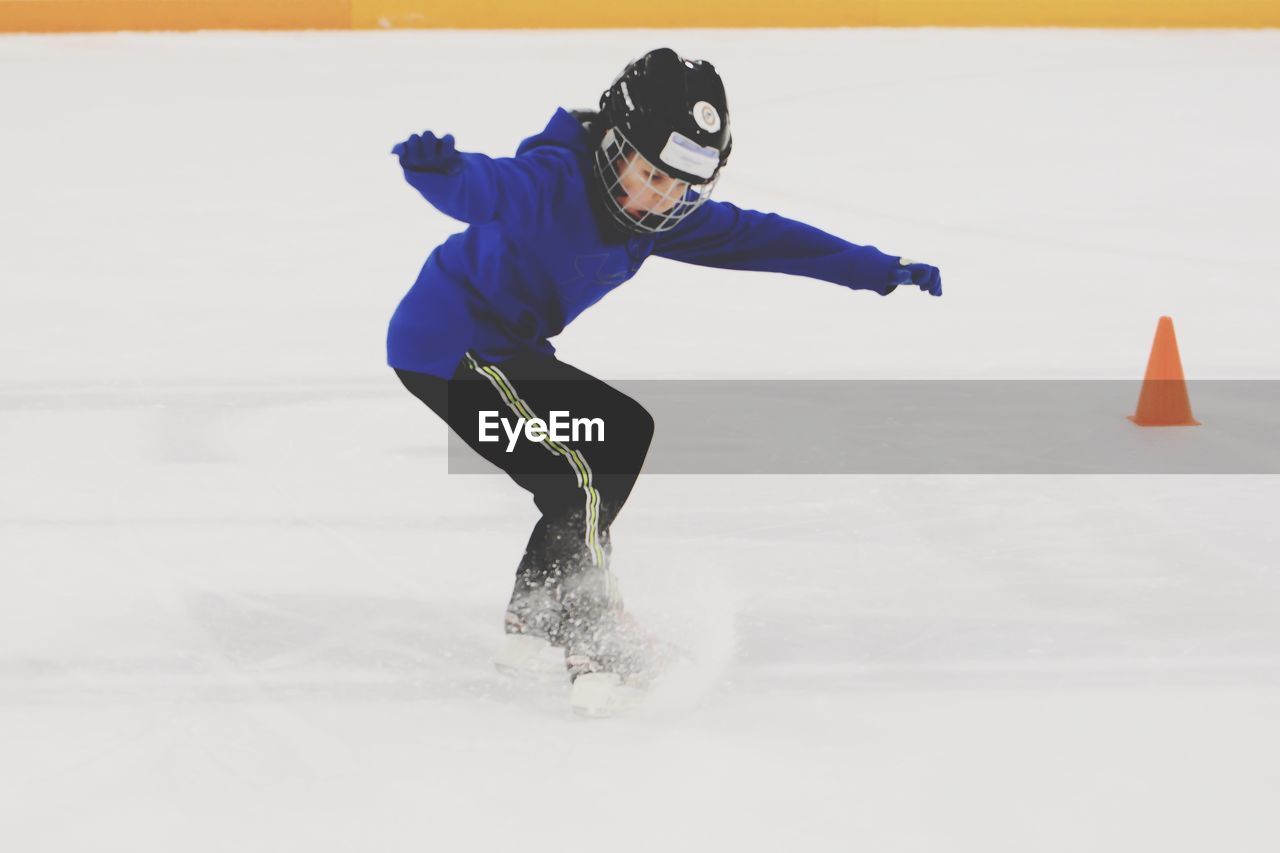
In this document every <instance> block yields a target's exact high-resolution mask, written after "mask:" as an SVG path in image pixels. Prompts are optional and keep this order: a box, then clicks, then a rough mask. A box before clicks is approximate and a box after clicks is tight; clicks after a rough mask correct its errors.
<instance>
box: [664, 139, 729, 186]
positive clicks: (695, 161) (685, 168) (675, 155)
mask: <svg viewBox="0 0 1280 853" xmlns="http://www.w3.org/2000/svg"><path fill="white" fill-rule="evenodd" d="M660 156H661V159H662V162H663V163H664V164H665V165H667V166H669V167H671V168H672V169H678V170H679V171H681V172H688V173H689V174H691V175H697V176H698V177H699V178H710V177H711V176H712V175H714V174H715V173H716V169H717V168H719V166H720V152H719V151H717V150H716V149H714V148H712V147H710V146H708V145H699V144H698V143H696V142H694V141H693V140H692V139H690V138H689V137H687V136H685V135H684V134H683V133H679V132H677V131H673V132H672V133H671V136H670V137H668V138H667V144H666V147H665V148H663V149H662V154H661V155H660Z"/></svg>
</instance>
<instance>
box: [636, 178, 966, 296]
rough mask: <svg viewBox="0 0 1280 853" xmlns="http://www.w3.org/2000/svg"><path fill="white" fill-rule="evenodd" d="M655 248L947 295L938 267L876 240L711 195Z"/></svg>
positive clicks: (886, 289) (868, 286) (676, 256)
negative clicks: (853, 238) (862, 242)
mask: <svg viewBox="0 0 1280 853" xmlns="http://www.w3.org/2000/svg"><path fill="white" fill-rule="evenodd" d="M653 253H654V254H655V255H658V256H659V257H664V258H671V259H672V260H676V261H684V262H685V263H690V264H700V265H702V266H708V267H721V268H723V269H732V270H758V271H760V272H780V273H787V274H790V275H802V276H808V277H809V278H817V279H822V280H823V281H830V282H834V283H836V284H842V285H844V286H845V287H849V288H853V289H855V290H870V291H873V292H875V293H879V294H882V295H887V294H889V293H891V292H892V291H893V289H894V288H895V287H897V286H898V285H899V284H908V283H910V284H917V285H921V287H922V289H926V290H928V291H929V292H930V293H933V294H934V295H936V296H941V295H942V283H941V281H940V279H939V277H938V275H937V270H936V269H935V268H933V267H929V266H927V265H926V264H911V265H910V266H908V264H910V262H908V261H904V260H903V259H901V258H898V257H895V256H893V255H886V254H885V253H884V252H881V251H880V250H879V249H877V248H876V247H874V246H858V245H855V244H853V243H850V242H848V241H846V240H842V239H840V238H839V237H836V236H834V235H832V234H828V233H827V232H825V231H822V230H819V229H817V228H814V227H813V226H812V225H806V224H804V223H803V222H797V221H795V220H794V219H787V218H786V217H784V216H779V215H778V214H776V213H761V212H759V211H756V210H743V209H741V208H739V207H736V206H735V205H732V204H729V203H728V202H723V201H715V200H710V199H709V200H707V201H705V202H703V204H702V205H701V206H700V207H699V208H698V209H697V210H695V211H694V212H693V213H692V214H691V215H690V216H689V218H688V219H687V220H686V221H685V222H683V223H681V225H680V226H679V227H677V228H675V229H673V230H672V231H670V232H668V233H666V234H659V235H658V237H657V240H656V242H655V244H654V249H653ZM913 267H914V268H920V269H919V270H915V269H912V268H913ZM930 270H931V271H932V274H930V273H928V271H930ZM917 279H921V280H917ZM924 279H930V282H929V284H930V285H931V286H925V281H924Z"/></svg>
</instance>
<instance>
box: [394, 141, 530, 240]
mask: <svg viewBox="0 0 1280 853" xmlns="http://www.w3.org/2000/svg"><path fill="white" fill-rule="evenodd" d="M391 153H392V154H395V155H396V156H398V157H399V158H400V166H401V168H403V169H404V178H405V180H406V181H408V182H409V185H410V186H412V187H413V188H414V189H416V190H417V191H418V192H420V193H422V196H423V198H425V199H426V200H427V201H429V202H431V204H432V205H434V206H435V208H436V209H437V210H439V211H440V212H441V213H443V214H445V215H447V216H452V217H453V218H454V219H458V220H461V221H462V222H467V223H470V224H473V225H479V224H483V223H485V222H492V221H494V220H495V219H502V218H505V217H509V216H513V215H515V216H530V215H532V214H533V207H534V203H535V200H536V198H537V181H536V178H535V172H534V170H533V169H532V168H530V164H528V163H525V162H521V161H519V160H516V159H515V158H512V157H501V158H493V157H488V156H486V155H484V154H465V153H463V152H461V151H457V150H456V149H455V148H454V147H453V136H452V135H446V136H443V137H437V136H436V135H435V134H434V133H431V132H430V131H427V132H426V133H423V134H421V135H419V134H416V133H415V134H413V135H412V136H410V137H409V138H408V139H406V140H405V141H404V142H401V143H399V144H398V145H396V146H395V147H394V148H392V149H391Z"/></svg>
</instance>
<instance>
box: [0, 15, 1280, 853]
mask: <svg viewBox="0 0 1280 853" xmlns="http://www.w3.org/2000/svg"><path fill="white" fill-rule="evenodd" d="M664 43H669V44H671V45H672V46H674V47H676V48H677V49H679V50H680V51H681V52H683V53H685V54H687V55H693V56H705V57H707V58H710V59H712V60H713V61H714V62H715V63H716V64H717V66H718V68H719V69H720V70H721V72H722V73H723V74H724V76H725V78H726V80H727V83H728V86H729V93H730V104H731V106H732V109H733V121H734V128H735V150H734V156H733V162H732V163H731V164H730V166H729V168H728V169H727V170H726V173H725V177H724V180H723V181H722V182H721V184H720V187H719V188H718V190H717V195H718V196H719V197H721V198H725V199H730V200H733V201H735V202H737V203H739V204H741V205H743V206H752V207H758V208H762V209H771V210H777V211H779V212H782V213H786V214H789V215H791V216H794V217H796V218H800V219H806V220H808V221H811V222H813V223H814V224H816V225H819V226H821V227H823V228H826V229H827V230H830V231H833V232H835V233H838V234H841V235H842V236H845V237H847V238H849V239H851V240H853V241H854V242H860V243H872V244H875V245H877V246H879V247H880V248H882V249H884V250H886V251H890V252H893V253H895V254H905V255H909V256H912V257H916V258H918V259H921V260H927V261H929V262H931V263H935V264H938V265H939V266H940V267H941V268H942V270H943V275H944V281H945V288H946V296H945V297H944V298H943V299H941V300H936V299H930V298H929V297H926V296H924V295H922V294H919V293H918V292H914V291H913V292H900V293H898V294H894V295H893V296H892V297H891V298H889V299H880V298H878V297H875V296H872V295H869V294H865V293H850V292H848V291H845V290H843V289H841V288H838V287H835V286H833V285H829V284H824V283H821V282H810V281H805V280H801V279H795V278H784V277H776V276H774V277H771V276H766V275H758V274H742V273H729V272H723V271H716V270H705V269H696V268H692V267H681V266H679V265H676V264H673V263H670V262H666V261H661V260H654V261H651V262H650V263H649V264H648V265H647V266H646V268H645V269H644V271H643V272H642V273H641V274H640V276H639V277H638V278H637V279H635V280H634V281H632V282H630V283H629V284H627V285H626V286H625V287H622V288H620V289H619V290H618V291H617V292H615V293H613V294H611V295H610V296H609V297H608V298H607V299H606V300H605V301H604V302H602V303H601V304H600V305H598V306H596V307H595V308H593V309H592V310H591V311H590V312H588V313H587V314H586V315H584V316H583V317H582V318H581V319H580V320H579V321H578V322H577V323H576V324H575V325H574V326H573V327H572V328H571V329H570V330H569V331H568V332H566V333H565V334H564V335H563V336H562V337H561V338H560V339H559V340H558V344H559V347H560V353H561V356H562V357H563V358H565V359H566V360H568V361H571V362H573V363H575V364H577V365H579V366H581V367H583V368H584V369H586V370H588V371H591V372H593V373H595V374H597V375H600V376H602V377H605V378H610V379H624V378H642V379H654V378H685V377H687V378H695V377H697V378H713V377H714V378H719V377H724V378H734V377H743V378H785V377H796V378H801V377H804V378H827V379H832V378H837V379H838V378H924V377H929V378H957V379H966V378H982V379H991V378H1125V379H1130V378H1136V377H1137V376H1139V375H1140V374H1141V371H1142V369H1143V366H1144V365H1145V360H1146V356H1147V349H1148V347H1149V346H1150V341H1151V334H1152V331H1153V330H1154V326H1155V320H1156V317H1157V316H1158V315H1160V314H1170V315H1172V316H1173V317H1174V318H1175V321H1176V323H1177V327H1178V333H1179V338H1180V342H1181V344H1182V355H1183V361H1184V364H1185V365H1186V366H1187V370H1188V374H1189V375H1190V376H1192V377H1193V378H1237V379H1238V378H1272V379H1276V378H1280V341H1278V340H1277V336H1276V321H1277V317H1280V239H1277V235H1278V234H1280V227H1278V226H1280V216H1278V214H1277V211H1276V200H1277V198H1280V158H1277V157H1276V152H1277V150H1280V112H1277V111H1276V109H1275V108H1274V101H1275V94H1276V92H1277V91H1280V33H1275V32H1270V33H1242V32H1218V33H1203V32H1087V31H1083V32H1068V31H1040V32H1036V31H1003V32H990V31H940V30H919V31H891V30H865V31H833V32H822V33H814V32H808V33H807V32H786V33H779V32H750V33H745V32H688V33H655V32H624V33H548V34H524V33H466V34H460V33H428V32H397V33H341V34H318V33H317V34H271V35H265V34H235V33H227V34H200V35H185V36H177V35H103V36H63V37H12V36H10V37H4V38H0V80H3V83H0V115H2V116H3V119H2V121H3V127H4V130H3V133H0V188H3V192H2V193H0V233H3V235H4V237H3V250H2V251H0V287H2V288H3V290H2V292H0V577H2V579H3V592H4V594H3V595H2V596H0V849H3V850H5V851H14V853H37V851H60V853H62V851H68V853H69V851H88V850H92V851H109V850H121V851H125V850H127V851H143V850H146V851H162V850H163V851H172V850H183V851H193V853H194V852H195V851H200V852H201V853H203V851H236V852H237V853H247V851H273V853H275V852H276V851H290V850H306V851H309V853H314V851H351V850H378V851H402V850H485V851H487V850H507V851H510V850H519V851H542V850H548V851H578V850H582V851H606V850H607V851H619V853H621V851H656V850H743V849H748V850H756V849H759V850H804V851H816V850H823V851H826V850H832V851H836V850H839V851H844V850H865V851H876V853H886V851H929V853H937V851H981V853H996V851H1011V853H1012V851H1017V853H1026V851H1072V853H1076V852H1077V851H1082V850H1097V851H1125V853H1130V851H1137V850H1152V851H1154V850H1159V851H1162V852H1163V853H1169V851H1197V853H1199V852H1200V851H1206V850H1224V851H1228V850H1229V851H1232V853H1246V852H1249V853H1252V851H1258V852H1259V853H1261V851H1273V850H1276V849H1277V848H1278V847H1280V822H1278V821H1277V819H1276V803H1277V802H1280V570H1278V568H1277V554H1278V553H1280V536H1278V535H1277V528H1276V517H1277V510H1278V509H1280V483H1278V482H1277V478H1275V477H1263V476H1252V477H1250V476H1238V477H1226V476H1223V477H1213V476H1166V477H1153V476H1144V477H1122V476H1082V477H1048V476H1007V477H995V476H990V477H980V476H973V477H943V476H896V477H895V476H877V477H869V476H864V477H858V476H847V477H822V476H810V477H799V476H759V477H745V476H738V477H732V476H729V477H710V476H705V477H692V476H653V477H649V478H643V477H642V479H641V481H640V484H639V486H638V487H637V489H636V491H635V493H634V495H633V497H632V500H631V502H630V503H629V504H628V506H627V509H626V511H625V512H624V513H623V515H622V517H621V519H620V520H619V522H618V524H617V525H616V527H615V545H616V548H615V568H616V569H617V571H618V573H619V575H620V576H621V579H622V583H623V585H624V589H625V591H626V593H627V595H628V600H629V603H630V606H631V608H632V609H633V610H635V611H636V613H637V614H638V615H639V616H640V617H641V618H643V619H644V620H645V621H647V622H649V623H651V624H653V625H654V626H656V627H658V628H659V629H660V630H662V631H664V632H665V633H666V634H668V635H669V636H672V637H673V638H676V639H678V640H679V641H681V642H683V643H685V644H686V645H688V646H689V647H690V648H692V649H693V650H694V651H695V652H696V653H697V655H698V665H697V667H696V671H694V672H691V673H684V674H682V677H681V678H680V679H679V680H678V681H677V682H676V683H674V684H672V685H670V686H668V687H667V688H665V689H663V690H661V691H659V692H658V693H656V694H655V695H654V696H653V697H652V699H651V701H650V702H649V703H648V704H647V705H646V706H645V707H643V708H641V709H639V710H637V711H636V712H635V713H633V714H631V715H629V716H625V717H621V718H616V719H612V720H604V721H591V720H582V719H578V718H575V717H574V716H572V715H571V714H570V713H569V711H568V710H567V706H566V704H565V697H564V690H565V688H564V686H563V685H561V684H558V683H557V682H556V681H555V680H554V679H549V680H545V681H537V680H535V681H533V682H531V683H512V682H509V681H506V680H504V679H503V678H502V677H500V676H499V675H498V674H496V673H495V672H494V671H493V670H492V669H491V667H490V665H489V658H490V656H491V655H492V653H493V652H494V650H495V649H496V648H497V645H498V642H499V640H500V636H501V631H500V625H501V616H502V610H503V606H504V604H505V601H506V596H507V593H508V591H509V583H510V580H511V575H512V572H513V570H514V566H515V563H516V560H517V558H518V556H519V552H520V549H521V548H522V547H523V544H524V541H525V537H526V535H527V532H528V528H529V527H530V526H531V525H532V523H533V520H534V508H533V506H532V504H531V503H530V502H529V501H528V500H527V498H526V497H525V496H524V494H523V493H521V492H519V491H518V490H517V489H515V488H514V487H512V486H510V485H509V484H508V483H507V482H505V481H504V480H502V479H499V478H497V477H486V476H478V477H477V476H472V477H463V476H448V475H447V474H446V472H445V458H444V435H443V431H442V427H440V426H439V425H438V424H437V423H436V422H435V420H434V418H433V417H432V416H431V415H430V413H429V412H427V411H426V410H425V409H424V408H422V407H421V406H420V404H418V403H417V401H415V400H413V399H412V398H410V397H409V396H408V395H407V394H406V393H404V391H403V389H401V388H400V386H399V385H398V383H397V382H396V381H395V378H394V376H393V375H392V374H391V372H390V371H389V370H388V369H387V368H386V367H385V366H384V364H383V340H384V332H385V324H386V320H387V318H388V317H389V315H390V312H391V310H392V308H393V307H394V306H395V304H396V302H397V301H398V300H399V298H400V296H401V295H402V294H403V292H404V291H405V290H406V289H407V288H408V286H409V284H410V283H411V282H412V281H413V278H414V276H415V275H416V273H417V270H418V267H419V266H420V264H421V262H422V260H423V259H424V258H425V256H426V254H427V253H428V252H429V250H430V249H431V248H432V247H433V246H434V245H435V244H436V243H437V242H438V241H439V240H440V239H442V238H443V237H444V236H445V235H447V234H449V233H451V232H452V231H453V230H454V229H455V228H456V227H458V226H456V224H455V223H452V222H451V221H449V220H447V219H445V218H444V217H443V216H442V215H440V214H438V213H436V212H434V211H433V210H432V209H430V208H429V207H428V206H427V205H426V204H425V202H423V201H422V199H421V198H420V197H418V196H417V194H416V193H414V192H413V190H412V189H410V188H409V187H408V186H407V185H405V184H404V182H403V180H402V179H401V176H400V172H399V169H398V166H397V164H396V163H395V161H394V159H393V158H391V157H390V156H389V155H388V153H387V151H388V149H389V148H390V146H391V145H392V144H393V143H395V142H396V141H398V140H400V139H402V138H403V137H405V136H407V135H408V134H409V133H410V132H414V131H421V130H423V129H432V130H436V131H441V132H443V131H448V132H452V133H455V134H456V135H457V139H458V145H459V147H460V148H463V149H470V150H482V151H486V152H490V153H495V154H498V153H509V152H510V151H512V150H513V149H514V146H515V145H516V143H517V142H518V141H519V139H520V138H522V137H523V136H526V135H529V134H531V133H533V132H535V131H537V130H539V129H540V128H541V127H542V126H543V125H544V123H545V122H546V120H547V119H548V118H549V116H550V115H551V113H552V111H553V110H554V108H555V107H556V106H558V105H564V106H569V107H573V106H588V105H591V104H592V103H593V102H594V100H595V98H596V97H597V96H598V93H599V90H600V89H601V88H602V87H603V86H605V85H606V84H607V83H608V82H609V81H610V80H611V79H612V77H613V75H614V74H615V73H616V72H617V70H618V69H619V68H620V67H621V65H622V64H623V63H625V62H626V61H627V60H628V59H630V58H631V57H633V56H635V55H638V54H640V53H641V52H643V51H644V50H647V49H649V48H651V47H655V46H657V45H660V44H664ZM1192 402H1193V404H1194V402H1195V400H1194V399H1193V401H1192ZM1125 414H1127V412H1123V411H1118V412H1117V413H1116V418H1117V421H1116V429H1117V430H1123V429H1137V428H1136V427H1133V426H1132V425H1130V424H1128V422H1127V421H1125V420H1124V419H1123V415H1125ZM1196 414H1197V416H1199V417H1200V419H1201V420H1203V421H1204V422H1205V426H1203V427H1200V428H1199V429H1205V430H1208V429H1212V428H1213V420H1212V412H1205V411H1197V412H1196ZM659 429H661V424H659ZM1163 435H1165V436H1168V435H1169V433H1167V432H1166V433H1163ZM1162 440H1165V439H1162ZM1167 440H1175V441H1176V440H1177V439H1176V438H1173V439H1167Z"/></svg>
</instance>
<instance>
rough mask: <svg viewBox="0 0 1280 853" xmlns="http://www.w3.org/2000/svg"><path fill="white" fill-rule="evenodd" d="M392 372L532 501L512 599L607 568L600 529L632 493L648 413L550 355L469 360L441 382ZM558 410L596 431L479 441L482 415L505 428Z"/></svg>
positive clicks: (605, 539) (499, 431)
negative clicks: (534, 519) (536, 515)
mask: <svg viewBox="0 0 1280 853" xmlns="http://www.w3.org/2000/svg"><path fill="white" fill-rule="evenodd" d="M396 375H397V376H399V377H400V381H401V382H403V383H404V385H405V387H406V388H408V389H409V391H410V392H411V393H412V394H413V395H414V396H415V397H417V398H418V399H420V400H422V402H424V403H426V404H427V406H429V407H430V408H431V410H432V411H434V412H435V413H436V414H437V415H439V416H440V417H441V418H443V419H444V421H445V422H446V423H448V424H449V427H450V429H452V430H453V431H454V432H455V433H456V434H457V435H458V436H459V437H460V438H462V439H463V440H464V441H465V442H466V443H467V444H468V445H469V446H470V447H471V448H472V449H474V450H475V451H476V452H477V453H479V454H480V455H481V456H483V457H484V458H485V459H487V460H488V461H490V462H492V463H493V464H494V465H496V466H498V467H499V468H501V469H502V470H503V471H505V472H506V473H507V474H508V475H509V476H510V477H511V479H512V480H514V481H515V482H516V483H518V484H519V485H520V486H521V487H522V488H524V489H525V490H527V491H528V492H530V493H531V494H532V495H533V500H534V503H535V504H536V505H537V507H538V509H539V510H540V511H541V513H542V517H541V518H540V519H539V520H538V523H537V524H536V525H535V526H534V528H533V534H532V535H531V536H530V537H529V544H528V546H527V547H526V548H525V553H524V557H523V559H521V561H520V566H519V569H518V571H517V580H516V593H517V594H518V593H519V592H520V591H521V590H522V589H529V588H532V587H537V586H553V585H555V584H558V583H559V582H560V581H561V580H563V579H564V578H565V577H568V576H570V575H572V574H574V573H576V572H578V571H581V570H582V569H585V568H590V567H593V566H595V567H600V568H602V569H606V570H607V569H608V565H609V553H610V548H611V546H610V540H609V527H610V525H611V524H612V523H613V520H614V519H615V518H617V516H618V512H619V511H620V510H621V509H622V505H623V504H624V503H625V502H626V500H627V496H628V495H630V494H631V488H632V486H634V485H635V481H636V477H637V476H638V475H639V473H640V468H641V466H642V465H643V464H644V458H645V455H646V454H647V453H648V450H649V442H650V441H651V440H652V438H653V417H652V416H651V415H650V414H649V413H648V412H647V411H646V410H645V408H644V407H643V406H641V405H640V404H639V403H637V402H636V401H635V400H633V399H631V398H630V397H628V396H627V395H625V394H623V393H622V392H621V391H618V390H617V389H615V388H613V387H612V386H610V385H608V384H606V383H605V382H603V381H601V380H599V379H597V378H595V377H594V376H591V375H590V374H588V373H584V372H583V371H581V370H579V369H578V368H576V367H574V366H572V365H570V364H565V363H564V362H562V361H560V360H558V359H556V358H554V357H549V356H528V357H517V358H514V359H510V360H506V361H503V362H500V363H496V364H490V363H486V362H483V361H479V360H477V359H476V358H474V357H473V356H471V355H470V354H468V355H467V356H466V357H465V358H464V359H463V361H462V363H461V364H459V366H458V369H457V371H456V372H455V373H454V375H453V377H452V378H451V379H449V380H447V381H446V380H444V379H441V378H439V377H436V376H428V375H426V374H422V373H413V372H411V371H407V370H398V369H397V370H396ZM557 411H558V412H563V413H566V414H564V415H561V416H560V418H561V420H562V421H563V420H565V419H568V418H572V419H583V420H586V421H596V420H597V419H598V423H599V424H602V425H603V429H602V430H601V429H595V430H594V432H592V433H591V434H590V435H588V432H587V428H586V426H585V425H584V427H583V428H582V429H581V430H580V431H579V433H578V438H579V440H577V441H574V440H572V439H571V438H566V439H564V440H553V439H550V438H549V439H548V440H545V441H530V440H528V439H526V438H524V437H523V436H522V437H521V438H519V439H518V441H517V442H516V444H515V447H514V449H512V450H511V451H510V452H508V445H509V436H508V433H507V432H506V431H505V430H504V429H503V428H502V427H501V426H496V428H491V429H490V430H489V435H490V436H492V435H494V434H495V433H496V435H497V436H498V439H499V440H497V441H488V442H485V441H481V440H480V436H481V426H480V416H481V413H482V412H487V413H489V414H488V415H487V418H488V421H489V423H490V424H494V423H495V415H496V416H497V417H501V418H504V419H506V421H507V422H508V424H510V425H512V426H514V425H515V424H517V423H518V420H517V419H518V418H525V419H526V420H527V419H531V418H539V419H541V420H543V421H545V422H548V423H550V421H551V417H552V413H553V412H557ZM593 425H594V424H593ZM567 432H568V430H567V428H566V429H562V430H561V433H562V434H564V433H567ZM601 432H602V433H603V438H602V440H600V438H601V436H600V434H601ZM588 438H590V439H592V440H587V439H588Z"/></svg>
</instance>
